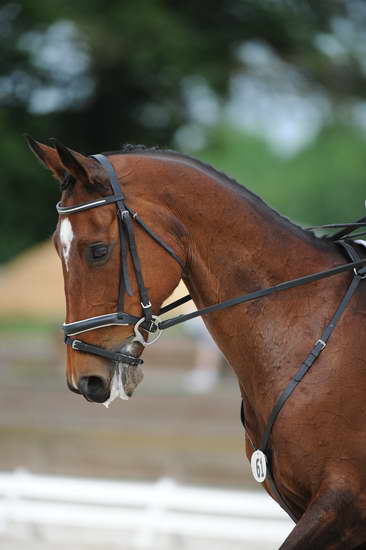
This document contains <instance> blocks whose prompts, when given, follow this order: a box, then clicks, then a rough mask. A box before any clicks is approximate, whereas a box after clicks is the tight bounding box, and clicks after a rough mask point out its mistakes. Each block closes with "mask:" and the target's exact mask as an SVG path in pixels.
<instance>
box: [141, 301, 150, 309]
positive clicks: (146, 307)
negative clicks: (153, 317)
mask: <svg viewBox="0 0 366 550" xmlns="http://www.w3.org/2000/svg"><path fill="white" fill-rule="evenodd" d="M140 304H141V307H142V308H143V309H149V307H151V302H149V303H148V304H146V305H145V304H144V303H143V302H140Z"/></svg>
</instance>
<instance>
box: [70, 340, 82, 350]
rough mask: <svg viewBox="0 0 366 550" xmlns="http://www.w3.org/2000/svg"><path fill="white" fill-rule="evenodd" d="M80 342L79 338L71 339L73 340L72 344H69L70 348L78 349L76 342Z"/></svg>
mask: <svg viewBox="0 0 366 550" xmlns="http://www.w3.org/2000/svg"><path fill="white" fill-rule="evenodd" d="M80 343H81V342H80V340H73V341H72V344H71V347H72V349H74V350H75V351H79V349H78V347H77V346H78V344H80Z"/></svg>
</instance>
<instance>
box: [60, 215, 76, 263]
mask: <svg viewBox="0 0 366 550" xmlns="http://www.w3.org/2000/svg"><path fill="white" fill-rule="evenodd" d="M73 238H74V232H73V230H72V226H71V223H70V220H69V218H64V219H63V220H62V222H61V226H60V241H61V245H62V254H63V257H64V260H65V266H66V271H69V256H70V249H71V243H72V240H73Z"/></svg>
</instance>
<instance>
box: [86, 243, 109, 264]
mask: <svg viewBox="0 0 366 550" xmlns="http://www.w3.org/2000/svg"><path fill="white" fill-rule="evenodd" d="M90 251H91V257H92V258H93V260H100V259H101V258H104V256H106V255H107V254H108V246H107V245H106V244H95V245H93V246H91V247H90Z"/></svg>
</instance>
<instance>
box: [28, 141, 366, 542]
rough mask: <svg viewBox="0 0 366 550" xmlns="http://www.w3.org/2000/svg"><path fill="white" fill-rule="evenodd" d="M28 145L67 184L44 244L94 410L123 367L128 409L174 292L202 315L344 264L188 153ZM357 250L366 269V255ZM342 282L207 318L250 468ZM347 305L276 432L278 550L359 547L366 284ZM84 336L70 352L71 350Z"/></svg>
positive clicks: (365, 485)
mask: <svg viewBox="0 0 366 550" xmlns="http://www.w3.org/2000/svg"><path fill="white" fill-rule="evenodd" d="M29 145H30V147H31V149H32V151H33V152H34V153H35V155H36V156H37V158H38V159H39V160H40V161H41V163H42V164H43V165H44V166H45V167H46V168H48V169H49V170H50V171H51V173H52V174H53V176H54V177H55V178H56V180H58V181H59V182H60V184H61V190H62V194H61V201H60V203H59V207H58V209H59V213H60V216H59V221H58V224H57V227H56V231H55V233H54V237H53V239H54V244H55V247H56V250H57V253H58V255H59V257H60V259H61V262H62V269H63V275H64V283H65V296H66V309H67V313H66V324H65V327H66V328H65V334H66V339H67V338H68V339H69V342H68V343H69V344H70V345H69V346H68V349H67V384H68V386H69V388H70V389H71V390H72V391H74V392H76V393H80V394H82V395H83V396H84V397H85V398H86V399H87V400H89V401H94V402H107V401H108V399H110V398H111V391H112V392H113V391H116V388H115V387H114V384H115V380H116V370H117V368H116V365H119V366H121V365H122V366H124V367H126V369H122V370H123V372H126V373H129V374H125V375H124V376H123V377H122V378H121V377H120V378H119V384H120V385H121V383H122V386H123V388H122V389H121V387H119V391H122V392H123V391H124V393H125V394H126V397H127V396H131V395H132V393H133V391H134V389H135V387H136V386H137V384H138V383H139V382H140V381H141V378H142V373H141V366H140V363H141V361H142V360H141V357H140V356H141V354H142V352H143V350H144V344H146V343H147V342H146V339H147V336H146V334H147V332H146V331H149V332H154V330H156V329H157V328H158V327H157V325H158V322H157V317H156V316H157V313H158V312H159V310H160V308H161V305H162V303H163V302H164V301H165V300H166V299H167V298H168V297H169V296H170V295H171V293H172V292H173V290H174V289H175V288H176V286H177V285H178V283H179V282H180V280H181V279H183V280H184V282H185V284H186V286H187V288H188V290H189V292H190V295H191V297H192V299H193V301H194V303H195V305H196V307H197V308H198V310H201V309H202V308H208V309H209V308H210V306H212V304H217V303H222V302H225V300H226V301H227V300H230V299H231V298H233V297H235V296H238V295H239V294H242V293H243V292H247V293H248V292H249V293H254V295H255V293H256V292H258V289H263V288H265V287H271V286H273V285H274V286H275V285H278V284H279V283H281V282H282V281H284V280H294V279H296V278H301V277H303V276H304V275H308V274H311V273H316V272H322V271H324V270H330V271H331V270H332V269H333V270H334V268H336V266H339V265H340V264H342V263H343V264H344V262H345V250H344V249H343V247H341V246H339V244H337V243H336V242H334V241H333V240H331V239H329V238H324V237H318V236H316V234H314V232H312V231H308V230H305V229H303V228H301V227H299V226H298V225H296V224H294V223H292V222H291V221H290V220H288V219H287V218H285V217H283V216H281V215H280V214H279V213H277V212H276V211H274V210H273V209H271V208H270V207H269V206H267V205H266V204H265V202H264V201H263V200H261V199H260V198H259V197H258V196H256V195H255V194H254V193H253V192H251V191H250V190H249V189H247V188H246V187H244V186H242V185H239V184H238V183H237V182H235V181H234V180H233V179H231V178H229V177H228V176H226V175H225V174H223V173H221V172H219V171H217V170H215V169H214V168H213V167H211V166H209V165H207V164H205V163H203V162H201V161H199V160H196V159H193V158H192V157H189V156H187V155H184V154H182V153H177V152H174V151H170V150H160V149H148V148H143V147H140V146H136V147H131V146H130V147H126V148H124V149H123V150H120V151H114V152H109V153H104V154H103V157H102V156H100V155H96V156H95V157H89V156H85V155H83V154H81V153H79V152H76V151H73V150H72V149H69V148H67V147H65V146H64V145H62V144H60V143H58V142H54V143H53V144H52V145H51V146H49V145H46V144H44V143H41V142H38V141H35V140H33V139H31V138H29ZM98 157H99V158H98ZM103 159H104V160H103ZM105 159H107V160H105ZM112 179H113V185H112V193H113V194H112V195H111V181H112ZM295 192H296V191H295V190H294V194H295ZM108 197H109V198H108ZM85 205H86V206H85ZM99 205H102V207H99ZM126 205H127V206H126ZM116 210H117V215H116ZM126 220H127V221H128V224H127V221H126ZM122 221H124V222H126V225H125V226H123V227H122ZM138 221H140V223H137V222H138ZM148 230H149V231H150V233H149V231H148ZM161 243H163V245H164V246H162V245H161ZM127 245H128V246H127ZM353 249H354V250H356V251H357V253H358V255H359V256H360V257H361V258H362V259H364V258H365V252H364V249H363V247H362V244H354V245H353ZM136 258H137V259H136ZM122 267H123V268H124V273H121V270H122ZM119 274H120V277H119ZM355 274H356V276H357V272H356V271H355ZM141 281H142V287H141ZM351 281H352V275H351V274H350V272H349V271H343V272H339V273H338V275H337V276H334V277H331V278H320V279H316V280H313V281H312V282H309V283H308V284H306V285H303V286H297V287H296V288H295V287H292V288H291V287H289V288H288V290H287V291H286V292H277V293H273V294H270V295H267V296H265V297H263V298H262V299H261V300H258V299H255V300H251V301H248V302H245V303H241V304H236V305H233V306H232V307H227V308H225V309H221V310H212V311H211V310H210V309H209V312H208V313H206V314H205V315H203V319H204V322H205V324H206V326H207V328H208V330H209V332H210V333H211V335H212V336H213V338H214V340H215V342H216V344H217V345H218V347H219V348H220V350H221V351H222V353H223V355H224V356H225V358H226V360H227V362H228V363H229V365H230V366H231V368H232V369H233V371H234V373H235V375H236V377H237V380H238V384H239V387H240V392H241V396H242V399H243V418H245V447H246V454H247V457H248V459H251V457H252V455H253V454H254V453H253V450H254V449H258V448H259V446H260V440H261V438H262V436H263V433H264V431H265V429H266V426H267V422H268V418H269V416H270V415H271V411H273V407H274V405H275V403H276V401H277V400H278V397H279V396H280V395H281V392H283V391H284V388H286V387H287V385H288V383H289V381H290V380H291V379H292V377H293V376H294V374H295V373H296V372H297V369H298V366H299V364H301V362H302V361H303V360H304V357H305V356H307V354H308V352H309V349H312V347H313V346H314V342H317V343H318V344H319V342H320V343H321V349H322V350H323V344H324V347H325V343H326V342H323V341H322V340H319V338H320V335H321V334H322V331H323V330H324V327H326V326H327V325H328V324H329V322H330V320H332V316H333V315H334V312H335V311H336V308H337V306H338V304H339V301H340V299H341V298H342V296H344V294H345V292H346V290H347V288H348V287H349V284H350V282H351ZM144 292H145V294H144ZM143 294H144V295H143ZM349 302H350V303H349V306H348V307H347V308H344V309H345V311H342V315H338V316H339V317H340V318H339V321H338V324H337V326H336V327H335V330H334V334H333V335H332V337H331V338H330V339H329V342H327V346H326V349H325V350H324V351H322V353H321V355H320V356H319V358H318V359H317V362H316V363H315V364H314V366H312V368H311V369H309V371H308V372H307V374H306V376H305V377H304V378H303V379H302V380H301V384H299V385H298V386H297V387H296V389H295V391H294V392H293V393H292V395H291V396H290V397H289V399H288V400H287V401H286V403H285V405H284V406H283V408H282V409H281V411H280V413H279V414H278V417H277V419H276V422H275V423H274V425H273V427H272V431H271V434H270V443H269V447H270V456H271V469H272V474H273V478H274V479H275V480H276V487H277V490H278V491H277V492H276V490H275V489H274V487H273V484H271V483H270V482H269V480H268V478H267V479H265V480H264V481H263V482H262V484H263V486H264V487H265V489H266V491H267V492H268V493H269V494H270V495H271V496H272V498H274V499H275V500H276V501H277V502H279V503H280V504H283V503H286V506H287V509H288V510H290V513H291V515H292V517H293V518H294V520H295V522H296V525H295V527H294V528H293V530H292V531H291V533H290V535H289V536H288V537H287V539H286V540H285V541H284V543H283V544H282V546H281V549H282V550H295V549H296V550H302V549H304V550H305V549H309V548H311V549H312V550H318V549H319V550H320V549H322V550H323V549H325V548H326V549H334V550H338V549H347V550H351V549H356V548H357V549H362V548H365V549H366V423H365V421H364V399H365V395H366V374H365V367H366V365H365V363H366V354H365V351H366V341H365V337H364V330H365V329H364V324H363V321H364V318H365V313H366V288H365V284H363V283H362V281H361V284H360V285H359V286H358V288H357V289H356V290H355V292H354V296H353V297H352V298H349ZM111 310H113V311H116V310H117V312H116V313H113V314H111V313H110V311H111ZM125 312H127V313H125ZM118 315H119V317H118ZM123 316H125V317H123ZM118 319H119V321H120V323H119V321H118ZM80 320H83V321H80ZM138 320H139V321H138ZM137 322H139V323H140V327H139V329H136V324H137ZM78 323H79V324H78ZM80 323H81V324H80ZM88 323H89V324H88ZM98 323H99V324H98ZM144 328H145V330H143V329H144ZM333 329H334V326H333ZM333 329H332V330H333ZM73 331H74V332H73ZM81 332H82V333H83V334H82V337H83V340H82V341H81V342H80V344H77V342H79V340H75V339H73V337H72V336H73V334H79V333H81ZM75 342H76V343H75ZM82 344H83V345H84V348H83V347H82ZM318 344H317V345H318ZM78 346H81V347H78ZM93 350H94V351H93ZM95 350H97V351H95ZM98 350H99V351H98ZM257 466H258V464H257ZM257 473H258V472H257ZM259 474H260V472H259ZM279 495H280V496H279ZM281 499H282V501H281Z"/></svg>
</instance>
